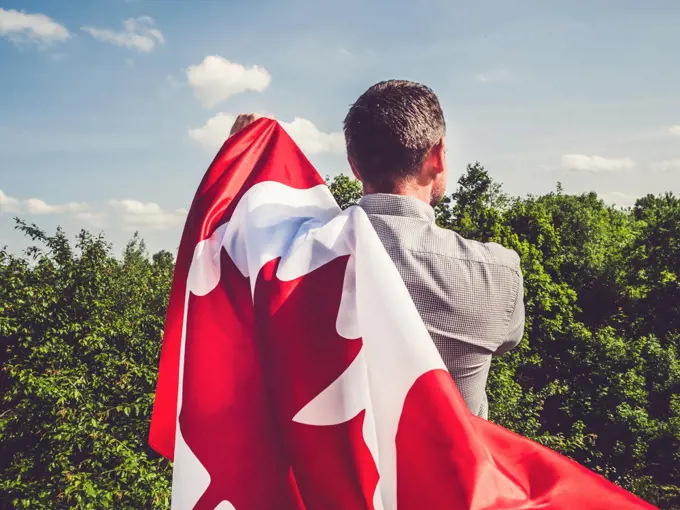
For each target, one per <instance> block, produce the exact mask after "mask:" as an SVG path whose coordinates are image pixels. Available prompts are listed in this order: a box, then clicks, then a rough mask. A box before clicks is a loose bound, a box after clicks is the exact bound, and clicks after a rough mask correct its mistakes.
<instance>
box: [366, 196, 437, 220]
mask: <svg viewBox="0 0 680 510" xmlns="http://www.w3.org/2000/svg"><path fill="white" fill-rule="evenodd" d="M359 207H361V208H362V209H363V210H364V211H366V214H378V215H384V216H405V217H407V218H420V219H422V220H427V221H434V219H435V216H434V209H433V208H432V207H430V205H428V204H426V203H425V202H423V201H422V200H419V199H417V198H414V197H407V196H403V195H392V194H388V193H373V194H370V195H365V196H364V197H363V198H362V199H361V200H360V201H359Z"/></svg>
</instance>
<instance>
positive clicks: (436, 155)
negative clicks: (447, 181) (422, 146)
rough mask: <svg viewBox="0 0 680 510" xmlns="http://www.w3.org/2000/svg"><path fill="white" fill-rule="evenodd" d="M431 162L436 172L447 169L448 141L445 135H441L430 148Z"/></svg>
mask: <svg viewBox="0 0 680 510" xmlns="http://www.w3.org/2000/svg"><path fill="white" fill-rule="evenodd" d="M430 162H431V168H432V170H433V171H434V173H436V174H440V173H442V172H443V171H444V170H445V169H446V142H445V141H444V137H441V138H440V139H439V141H438V142H437V143H436V144H434V146H433V147H432V149H431V150H430Z"/></svg>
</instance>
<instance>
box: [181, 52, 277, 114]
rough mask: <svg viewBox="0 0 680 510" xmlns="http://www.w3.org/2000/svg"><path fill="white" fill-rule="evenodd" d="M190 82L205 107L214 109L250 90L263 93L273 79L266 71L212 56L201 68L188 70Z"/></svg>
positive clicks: (201, 64) (199, 66)
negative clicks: (226, 100) (230, 98)
mask: <svg viewBox="0 0 680 510" xmlns="http://www.w3.org/2000/svg"><path fill="white" fill-rule="evenodd" d="M187 80H188V83H189V85H190V86H191V87H192V88H193V89H194V94H195V95H196V97H197V98H198V100H199V101H200V102H201V103H202V104H203V106H205V107H206V108H212V107H213V106H215V105H216V104H218V103H220V102H222V101H224V100H225V99H228V98H229V97H231V96H233V95H236V94H240V93H241V92H245V91H247V90H250V91H255V92H262V91H263V90H264V89H266V88H267V86H268V85H269V82H270V81H271V76H270V74H269V73H268V72H267V70H266V69H265V68H263V67H260V66H252V67H244V66H242V65H241V64H237V63H234V62H229V61H228V60H226V59H224V58H222V57H219V56H213V55H211V56H208V57H205V58H204V59H203V62H201V63H200V64H198V65H192V66H189V68H188V69H187Z"/></svg>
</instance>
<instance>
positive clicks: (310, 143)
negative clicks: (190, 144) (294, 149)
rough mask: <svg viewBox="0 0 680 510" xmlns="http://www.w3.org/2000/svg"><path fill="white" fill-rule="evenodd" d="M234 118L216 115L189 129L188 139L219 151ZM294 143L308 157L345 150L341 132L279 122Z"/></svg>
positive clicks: (302, 121)
mask: <svg viewBox="0 0 680 510" xmlns="http://www.w3.org/2000/svg"><path fill="white" fill-rule="evenodd" d="M235 119H236V117H235V116H234V115H230V114H228V113H218V114H217V115H215V116H214V117H211V118H210V119H208V121H207V122H206V123H205V124H204V125H203V126H202V127H200V128H195V129H189V137H190V138H191V139H193V140H194V141H196V142H197V143H199V144H200V145H202V146H203V147H205V148H206V149H209V150H216V149H219V148H220V147H221V146H222V144H223V143H224V141H225V140H226V139H227V137H228V136H229V131H230V130H231V127H232V125H233V124H234V121H235ZM279 123H280V124H281V126H282V127H283V128H284V129H285V130H286V132H287V133H288V134H289V135H290V137H291V138H292V139H293V140H294V141H295V143H296V144H297V145H298V146H299V147H300V149H302V151H303V152H304V153H306V154H308V155H311V154H319V153H321V152H335V153H339V152H342V151H344V150H345V138H344V136H343V134H342V133H341V132H335V133H324V132H322V131H320V130H319V128H317V127H316V126H315V125H314V124H313V123H312V122H311V121H309V120H307V119H301V118H299V117H295V118H294V119H293V121H292V122H282V121H279Z"/></svg>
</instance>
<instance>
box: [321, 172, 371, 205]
mask: <svg viewBox="0 0 680 510" xmlns="http://www.w3.org/2000/svg"><path fill="white" fill-rule="evenodd" d="M326 181H327V183H328V189H330V191H331V193H332V194H333V197H334V198H335V201H336V202H337V203H338V205H339V206H340V207H341V208H342V209H347V208H348V207H349V206H351V205H356V203H357V202H359V200H360V199H361V195H362V193H363V191H362V187H361V183H360V182H359V181H357V180H356V179H352V178H350V177H347V176H346V175H344V174H340V175H337V176H335V177H334V178H333V180H331V178H330V177H326Z"/></svg>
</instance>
